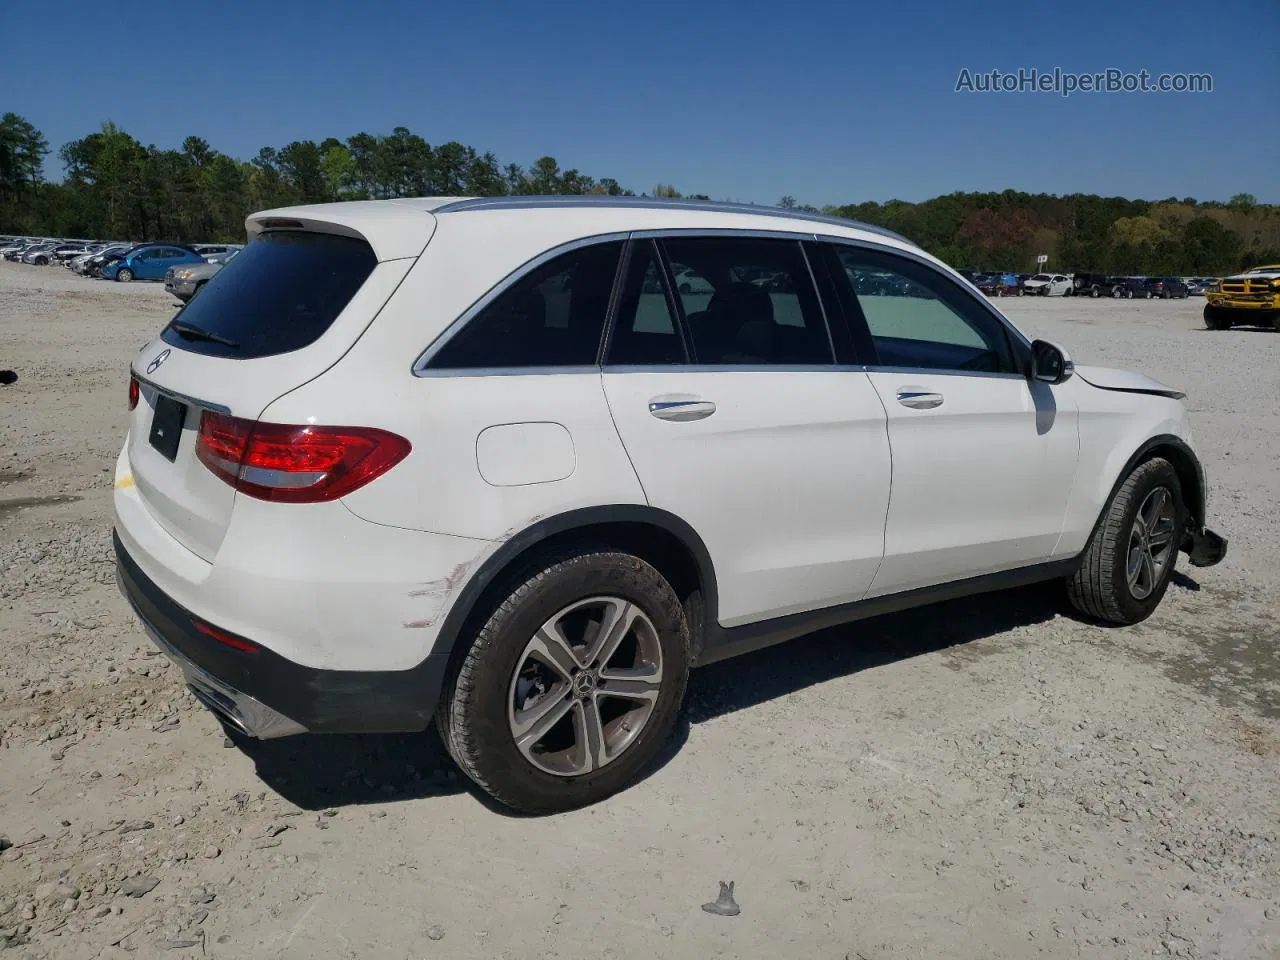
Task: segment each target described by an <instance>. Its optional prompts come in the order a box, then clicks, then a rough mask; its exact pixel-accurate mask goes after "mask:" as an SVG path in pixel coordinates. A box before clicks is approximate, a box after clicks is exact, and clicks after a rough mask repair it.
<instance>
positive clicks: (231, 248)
mask: <svg viewBox="0 0 1280 960" xmlns="http://www.w3.org/2000/svg"><path fill="white" fill-rule="evenodd" d="M243 247H244V244H240V243H193V244H192V245H191V249H192V250H194V251H195V252H196V253H198V254H200V256H202V257H204V258H205V259H206V260H209V261H211V262H212V261H214V260H225V258H226V256H227V254H229V253H235V252H237V251H239V250H241V249H242V248H243Z"/></svg>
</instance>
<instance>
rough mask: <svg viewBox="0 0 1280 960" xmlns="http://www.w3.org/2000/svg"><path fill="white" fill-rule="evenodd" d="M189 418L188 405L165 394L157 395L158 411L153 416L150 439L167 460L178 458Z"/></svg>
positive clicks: (152, 444)
mask: <svg viewBox="0 0 1280 960" xmlns="http://www.w3.org/2000/svg"><path fill="white" fill-rule="evenodd" d="M186 420H187V405H186V404H185V403H179V402H178V401H177V400H174V399H173V398H172V397H166V396H165V395H164V394H159V395H157V396H156V411H155V413H154V414H153V415H152V417H151V434H150V436H149V437H148V440H150V442H151V446H153V447H155V448H156V450H158V451H159V452H160V455H161V456H163V457H164V458H165V459H166V460H169V461H173V460H177V459H178V446H179V444H181V442H182V427H183V424H184V423H186Z"/></svg>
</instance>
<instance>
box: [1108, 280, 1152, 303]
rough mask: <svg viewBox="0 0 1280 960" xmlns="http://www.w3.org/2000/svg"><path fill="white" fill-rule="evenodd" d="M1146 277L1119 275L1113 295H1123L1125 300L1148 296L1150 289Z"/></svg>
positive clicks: (1140, 298)
mask: <svg viewBox="0 0 1280 960" xmlns="http://www.w3.org/2000/svg"><path fill="white" fill-rule="evenodd" d="M1147 279H1148V278H1147V277H1121V278H1120V282H1119V283H1118V284H1117V285H1116V292H1115V294H1114V296H1117V297H1123V298H1124V299H1126V300H1133V299H1139V300H1142V299H1146V298H1148V297H1149V296H1150V295H1151V291H1150V289H1149V288H1148V287H1147Z"/></svg>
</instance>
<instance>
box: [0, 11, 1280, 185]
mask: <svg viewBox="0 0 1280 960" xmlns="http://www.w3.org/2000/svg"><path fill="white" fill-rule="evenodd" d="M0 29H2V30H3V34H4V41H3V49H4V52H5V56H4V61H5V68H4V73H5V75H6V76H7V77H8V78H9V79H8V81H7V83H6V85H5V87H6V93H5V95H4V96H3V97H0V110H13V111H15V112H17V113H20V114H22V115H24V116H25V117H27V119H29V120H30V121H32V122H33V123H34V124H35V125H36V126H38V127H39V128H41V129H42V130H43V131H44V132H45V135H46V136H47V137H48V138H49V140H50V143H51V144H52V145H53V147H54V150H55V151H56V149H57V147H58V146H60V145H61V144H62V143H64V142H65V141H67V140H69V139H74V138H76V137H79V136H83V135H84V134H86V133H89V132H91V131H93V130H95V129H97V128H98V127H99V126H100V125H101V123H102V121H103V120H107V119H111V120H114V121H115V122H116V123H117V124H119V125H120V126H122V127H123V128H124V129H125V130H127V131H128V132H129V133H131V134H133V135H134V136H135V137H137V138H138V139H139V140H141V141H142V142H143V143H154V144H156V145H157V146H160V147H177V146H179V145H180V144H181V141H182V139H183V137H185V136H187V135H189V134H198V135H200V136H203V137H204V138H205V139H206V140H208V141H209V142H210V143H211V144H212V145H213V146H214V147H216V148H218V149H220V150H222V151H224V152H226V153H230V154H232V155H233V156H238V157H241V158H244V159H248V158H250V157H252V156H253V155H254V154H255V153H256V152H257V150H258V148H259V147H260V146H263V145H267V144H270V145H274V146H281V145H283V144H285V143H287V142H289V141H291V140H295V139H307V138H311V139H316V140H320V139H323V138H324V137H326V136H330V135H333V136H338V137H346V136H349V135H350V134H353V133H357V132H360V131H367V132H370V133H385V132H389V131H390V130H391V128H392V127H393V126H396V125H398V124H399V125H404V126H407V127H409V128H411V129H412V130H413V131H414V132H415V133H419V134H421V135H422V136H423V137H425V138H426V139H427V140H428V141H429V142H430V143H432V144H437V143H442V142H444V141H447V140H459V141H461V142H463V143H466V144H470V145H472V146H475V147H476V148H477V149H479V150H482V151H483V150H493V151H494V152H495V153H496V154H497V155H498V157H499V159H500V160H502V161H503V162H507V161H516V162H519V163H522V164H525V165H528V164H529V163H530V162H532V161H533V160H534V159H536V158H537V157H540V156H542V155H544V154H550V155H552V156H554V157H555V158H556V159H557V160H559V161H560V163H561V165H562V166H565V167H576V168H578V169H579V170H581V171H582V172H584V173H587V174H590V175H592V176H595V177H604V176H612V177H614V178H616V179H617V180H619V181H620V182H622V183H623V184H624V185H626V186H629V187H631V188H632V189H634V190H636V191H647V190H651V189H652V187H653V185H654V184H655V183H659V182H662V183H671V184H674V185H675V186H676V187H677V188H679V189H681V190H683V191H685V192H690V193H691V192H700V193H707V194H710V195H711V196H713V197H716V198H731V199H737V200H752V201H756V202H761V203H773V202H776V200H777V199H778V198H779V197H780V196H782V195H783V194H791V195H793V196H795V197H796V198H797V199H798V200H799V201H800V202H805V203H814V204H818V205H821V204H825V203H847V202H859V201H863V200H887V199H890V198H892V197H898V198H901V199H905V200H923V199H926V198H928V197H931V196H935V195H937V194H940V193H948V192H951V191H954V190H1001V189H1005V188H1013V189H1018V190H1027V191H1032V192H1041V191H1043V192H1049V193H1067V192H1075V191H1081V192H1096V193H1102V194H1115V195H1123V196H1128V197H1143V198H1148V199H1160V198H1164V197H1168V196H1177V197H1184V196H1195V197H1197V198H1199V199H1217V200H1225V199H1227V198H1228V197H1230V196H1231V195H1232V194H1235V193H1239V192H1242V191H1247V192H1250V193H1253V194H1255V195H1256V196H1257V197H1258V198H1259V199H1260V200H1263V201H1268V202H1280V39H1278V38H1280V4H1278V3H1277V2H1276V0H1218V2H1216V3H1214V4H1212V5H1209V4H1204V3H1202V2H1191V0H1164V2H1155V0H1110V2H1094V0H1086V2H1076V3H1071V4H1037V3H1028V2H1022V3H1007V2H1002V3H986V4H983V3H963V4H961V3H953V2H944V0H927V2H926V0H914V2H913V0H895V2H890V3H874V4H860V3H853V2H848V0H844V2H803V0H791V2H785V3H782V2H777V0H772V2H756V0H737V2H724V3H711V2H703V3H691V2H673V0H648V2H646V3H642V4H640V3H627V4H617V3H612V2H609V0H596V2H593V3H584V2H578V0H561V2H553V3H529V2H527V0H526V2H521V3H516V4H510V5H506V4H503V5H494V4H478V3H473V4H432V3H425V2H422V0H392V2H384V3H377V2H372V0H371V2H366V3H363V4H356V3H339V2H335V0H307V2H296V0H262V2H243V0H225V2H217V0H215V2H210V3H201V2H194V3H181V4H142V5H134V4H126V5H122V6H108V7H103V6H101V5H93V4H91V5H89V6H76V5H72V6H70V7H67V6H63V7H61V8H59V10H58V11H57V12H53V8H51V7H49V6H48V5H47V4H41V3H21V4H14V5H12V7H11V9H8V10H6V11H5V14H4V19H3V27H2V28H0ZM1233 40H1234V41H1238V42H1236V43H1233V42H1231V41H1233ZM1055 66H1057V67H1060V68H1062V69H1063V70H1067V71H1076V72H1082V73H1083V72H1093V71H1098V70H1103V69H1106V68H1108V67H1118V68H1120V69H1123V70H1132V71H1135V72H1136V71H1138V70H1143V69H1145V70H1148V71H1150V72H1151V73H1152V74H1153V75H1155V74H1159V73H1161V72H1170V73H1174V72H1204V73H1209V74H1212V75H1213V78H1214V92H1213V93H1211V94H1198V95H1193V94H1096V93H1095V94H1083V93H1078V94H1076V95H1074V96H1072V97H1070V98H1067V99H1064V98H1062V97H1060V96H1058V95H1056V94H1043V93H1040V94H1033V93H1025V94H1024V93H1013V94H1008V93H1006V94H972V93H969V94H965V93H956V92H954V88H955V84H956V79H957V77H958V75H959V73H960V70H961V69H962V68H968V69H970V70H971V71H974V72H980V71H989V70H992V69H999V70H1002V71H1006V72H1014V71H1016V70H1017V69H1018V68H1020V67H1024V68H1032V67H1035V68H1039V69H1041V70H1052V69H1053V68H1054V67H1055ZM15 78H20V79H15ZM60 172H61V165H60V163H59V162H58V161H57V159H56V157H51V158H50V162H49V170H48V173H49V174H50V175H51V176H53V177H57V176H58V175H60Z"/></svg>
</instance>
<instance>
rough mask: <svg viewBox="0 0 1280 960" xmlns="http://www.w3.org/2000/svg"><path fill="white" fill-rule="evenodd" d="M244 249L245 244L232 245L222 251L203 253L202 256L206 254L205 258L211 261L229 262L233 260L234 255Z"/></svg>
mask: <svg viewBox="0 0 1280 960" xmlns="http://www.w3.org/2000/svg"><path fill="white" fill-rule="evenodd" d="M243 249H244V246H243V244H241V245H232V246H228V247H227V249H226V250H224V251H223V252H222V253H207V254H202V256H204V258H205V259H206V260H208V261H209V262H210V263H227V262H229V261H230V260H231V258H232V257H234V256H235V255H236V254H237V253H239V252H240V251H241V250H243Z"/></svg>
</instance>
